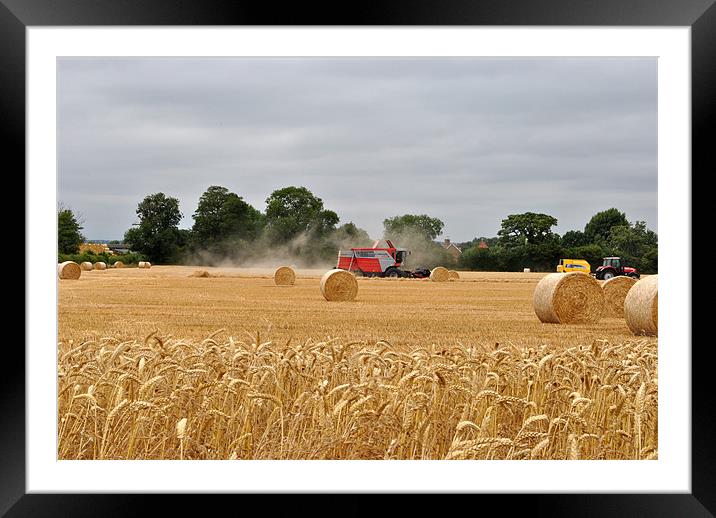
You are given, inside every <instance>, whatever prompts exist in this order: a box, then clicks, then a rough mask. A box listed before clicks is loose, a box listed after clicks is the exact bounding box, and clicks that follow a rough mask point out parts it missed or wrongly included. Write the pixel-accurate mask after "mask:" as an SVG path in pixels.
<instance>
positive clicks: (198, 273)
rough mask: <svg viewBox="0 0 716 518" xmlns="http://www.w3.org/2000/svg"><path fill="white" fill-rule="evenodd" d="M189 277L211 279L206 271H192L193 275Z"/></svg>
mask: <svg viewBox="0 0 716 518" xmlns="http://www.w3.org/2000/svg"><path fill="white" fill-rule="evenodd" d="M189 277H211V274H209V272H207V271H206V270H194V273H192V274H191V275H189Z"/></svg>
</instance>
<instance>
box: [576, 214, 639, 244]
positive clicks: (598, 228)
mask: <svg viewBox="0 0 716 518" xmlns="http://www.w3.org/2000/svg"><path fill="white" fill-rule="evenodd" d="M619 226H629V222H628V221H627V219H626V215H625V214H624V213H623V212H619V211H618V210H617V209H615V208H611V209H607V210H604V211H602V212H597V213H596V214H595V215H594V216H592V219H590V220H589V222H588V223H587V224H586V225H585V227H584V235H585V237H586V238H587V243H601V242H604V241H606V240H607V239H609V233H610V232H611V230H612V228H613V227H619Z"/></svg>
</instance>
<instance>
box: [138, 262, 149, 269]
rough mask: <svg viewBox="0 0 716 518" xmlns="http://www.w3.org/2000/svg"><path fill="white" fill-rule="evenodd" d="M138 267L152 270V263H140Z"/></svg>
mask: <svg viewBox="0 0 716 518" xmlns="http://www.w3.org/2000/svg"><path fill="white" fill-rule="evenodd" d="M137 267H138V268H151V267H152V263H150V262H149V261H139V263H137Z"/></svg>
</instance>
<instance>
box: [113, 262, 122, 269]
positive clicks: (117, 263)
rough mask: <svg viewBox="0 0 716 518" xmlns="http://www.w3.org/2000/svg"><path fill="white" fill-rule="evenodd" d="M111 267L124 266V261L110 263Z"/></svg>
mask: <svg viewBox="0 0 716 518" xmlns="http://www.w3.org/2000/svg"><path fill="white" fill-rule="evenodd" d="M112 267H113V268H124V263H123V262H122V261H115V262H114V264H113V265H112Z"/></svg>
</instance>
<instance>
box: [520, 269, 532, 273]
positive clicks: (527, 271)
mask: <svg viewBox="0 0 716 518" xmlns="http://www.w3.org/2000/svg"><path fill="white" fill-rule="evenodd" d="M531 271H532V270H530V269H529V268H522V273H530V272H531Z"/></svg>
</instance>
